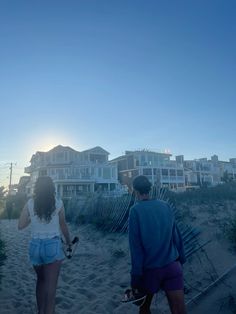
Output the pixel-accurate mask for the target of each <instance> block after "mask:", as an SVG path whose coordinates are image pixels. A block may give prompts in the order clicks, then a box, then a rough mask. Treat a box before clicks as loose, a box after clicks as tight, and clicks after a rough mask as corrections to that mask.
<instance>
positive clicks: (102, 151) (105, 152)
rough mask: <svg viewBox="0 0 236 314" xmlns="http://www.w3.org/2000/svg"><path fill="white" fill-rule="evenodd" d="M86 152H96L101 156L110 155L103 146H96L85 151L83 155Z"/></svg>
mask: <svg viewBox="0 0 236 314" xmlns="http://www.w3.org/2000/svg"><path fill="white" fill-rule="evenodd" d="M85 152H93V153H95V152H96V153H99V154H107V155H109V154H110V153H109V152H108V151H106V150H105V149H103V148H102V147H101V146H95V147H93V148H90V149H86V150H83V151H82V152H81V153H85Z"/></svg>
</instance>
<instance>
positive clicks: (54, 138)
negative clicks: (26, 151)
mask: <svg viewBox="0 0 236 314" xmlns="http://www.w3.org/2000/svg"><path fill="white" fill-rule="evenodd" d="M58 145H62V146H71V145H72V146H73V143H72V141H71V138H70V137H69V136H66V135H65V134H57V135H54V134H53V133H49V132H48V133H44V134H40V135H38V136H35V137H34V140H31V145H29V146H30V151H31V153H32V154H34V153H36V152H38V151H40V152H48V151H49V150H51V149H52V148H54V147H56V146H58Z"/></svg>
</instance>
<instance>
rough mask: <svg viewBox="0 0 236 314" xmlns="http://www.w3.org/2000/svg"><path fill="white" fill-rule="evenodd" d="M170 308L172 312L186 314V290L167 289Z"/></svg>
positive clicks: (173, 313)
mask: <svg viewBox="0 0 236 314" xmlns="http://www.w3.org/2000/svg"><path fill="white" fill-rule="evenodd" d="M165 293H166V296H167V299H168V302H169V306H170V310H171V313H172V314H186V313H187V310H186V306H185V302H184V291H183V290H174V291H165Z"/></svg>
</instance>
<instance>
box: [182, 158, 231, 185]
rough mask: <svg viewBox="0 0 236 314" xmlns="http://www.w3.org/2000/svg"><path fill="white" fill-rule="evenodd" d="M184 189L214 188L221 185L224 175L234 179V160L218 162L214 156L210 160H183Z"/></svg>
mask: <svg viewBox="0 0 236 314" xmlns="http://www.w3.org/2000/svg"><path fill="white" fill-rule="evenodd" d="M183 164H184V172H185V184H186V187H187V188H188V187H199V186H202V185H205V184H206V185H208V186H215V185H217V184H220V183H222V180H223V177H224V174H225V173H226V172H227V175H228V177H229V178H231V179H233V180H235V179H236V159H235V158H231V159H230V161H229V162H228V161H219V160H218V156H217V155H214V156H212V157H211V159H210V160H208V159H207V158H200V159H195V160H183Z"/></svg>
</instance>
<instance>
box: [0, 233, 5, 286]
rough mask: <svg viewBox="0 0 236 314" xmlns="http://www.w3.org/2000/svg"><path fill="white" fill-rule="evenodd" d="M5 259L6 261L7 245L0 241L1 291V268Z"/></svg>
mask: <svg viewBox="0 0 236 314" xmlns="http://www.w3.org/2000/svg"><path fill="white" fill-rule="evenodd" d="M5 259H6V251H5V244H4V242H3V241H2V240H1V239H0V289H1V279H2V273H1V267H2V265H3V263H4V260H5Z"/></svg>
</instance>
